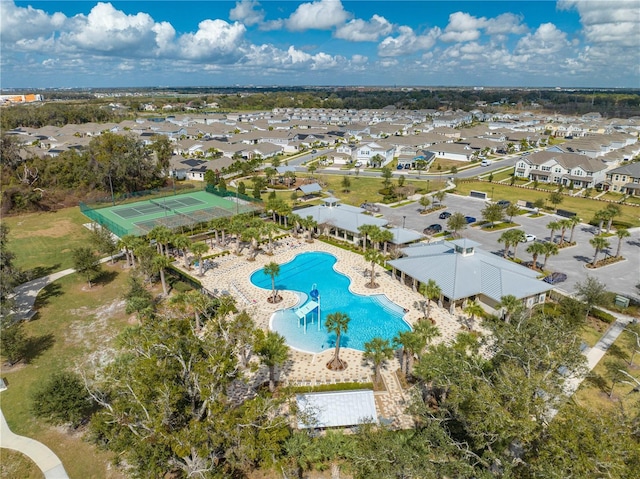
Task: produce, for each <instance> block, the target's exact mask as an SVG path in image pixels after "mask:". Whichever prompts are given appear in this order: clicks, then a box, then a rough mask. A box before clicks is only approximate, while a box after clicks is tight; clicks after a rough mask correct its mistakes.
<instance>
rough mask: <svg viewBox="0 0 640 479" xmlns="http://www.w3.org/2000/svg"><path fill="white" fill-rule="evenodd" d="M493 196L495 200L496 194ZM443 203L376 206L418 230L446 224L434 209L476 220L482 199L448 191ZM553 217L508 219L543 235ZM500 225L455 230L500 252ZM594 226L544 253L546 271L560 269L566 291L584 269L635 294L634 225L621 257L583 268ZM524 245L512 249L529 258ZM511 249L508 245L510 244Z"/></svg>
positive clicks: (638, 244) (614, 241) (639, 238)
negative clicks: (428, 209)
mask: <svg viewBox="0 0 640 479" xmlns="http://www.w3.org/2000/svg"><path fill="white" fill-rule="evenodd" d="M497 199H498V200H499V199H500V198H497ZM443 203H444V205H445V206H446V208H445V209H442V210H438V211H435V212H433V213H429V214H427V215H421V214H420V211H421V209H422V208H421V206H420V205H419V204H418V203H417V202H416V203H412V204H410V205H405V206H401V207H398V208H389V207H386V206H381V207H380V213H382V214H383V215H384V216H385V218H386V219H387V220H388V221H389V222H390V223H392V224H393V225H395V226H402V225H403V224H404V226H405V227H406V228H410V229H413V230H416V231H419V232H422V231H423V230H424V228H426V227H427V226H429V225H431V224H440V225H442V227H443V229H446V225H447V220H441V219H439V218H438V215H439V214H440V213H442V212H443V211H448V212H451V213H454V212H460V213H463V214H464V215H465V216H473V217H475V218H477V220H478V222H480V221H482V213H481V211H482V209H483V208H484V207H485V200H481V199H476V198H470V197H463V196H458V195H452V194H448V195H447V196H446V198H445V199H444V201H443ZM638 212H639V214H640V210H638ZM559 219H562V217H560V216H557V215H552V214H545V215H544V216H541V217H539V218H530V217H529V216H527V215H519V216H516V217H514V218H513V220H514V222H516V223H518V224H520V225H521V226H520V227H519V228H520V229H522V230H523V231H524V232H525V233H530V234H533V235H535V236H536V238H537V240H538V241H549V233H550V231H549V229H548V228H547V224H549V223H550V222H552V221H557V220H559ZM504 231H505V230H498V231H492V232H487V231H484V230H482V229H481V228H480V227H479V226H476V227H473V226H472V225H468V226H467V228H465V229H464V230H463V231H462V232H461V235H462V236H463V237H465V238H469V239H472V240H474V241H477V242H478V243H480V244H481V245H482V248H483V249H485V250H486V251H490V252H493V253H496V254H500V255H501V254H502V252H503V249H504V246H503V245H502V244H500V243H498V238H499V237H500V235H501V234H502V233H503V232H504ZM596 232H597V228H595V227H593V226H591V225H588V224H580V225H578V226H577V227H576V229H575V234H574V241H576V242H577V244H576V245H575V246H571V247H568V248H563V249H561V250H560V252H559V254H558V255H556V256H551V257H550V258H549V261H548V263H547V269H548V270H549V271H554V272H555V271H558V272H562V273H566V275H567V280H566V281H564V282H562V283H560V284H558V285H556V288H557V289H560V290H562V291H565V292H568V293H574V292H575V287H576V284H577V283H578V282H580V281H583V280H584V278H585V277H586V275H587V274H588V275H591V276H594V277H595V278H597V279H598V280H600V281H602V282H603V283H605V284H606V285H607V289H608V290H609V291H615V292H616V293H619V294H622V295H625V296H627V297H634V298H638V297H639V296H640V290H638V288H637V287H636V285H638V284H640V228H633V229H631V230H629V232H630V233H631V236H630V237H628V238H625V239H624V240H623V243H622V253H621V254H622V256H624V257H625V258H626V260H625V261H621V262H618V263H615V264H612V265H609V266H604V267H601V268H598V269H596V270H591V269H587V268H586V267H585V265H586V264H587V263H589V262H590V261H591V260H593V255H594V253H595V250H594V249H593V247H592V246H591V244H589V240H590V239H591V238H593V236H594V234H595V233H596ZM558 234H559V232H556V233H555V235H556V241H557V238H558V236H557V235H558ZM568 238H569V232H568V231H567V234H566V235H565V239H568ZM436 239H437V238H436ZM608 241H609V243H610V248H609V249H608V251H607V252H608V254H612V255H614V254H615V253H616V250H617V247H618V238H617V237H615V236H613V237H611V238H608ZM526 249H527V243H522V244H520V245H519V246H518V252H517V255H518V258H521V259H523V260H525V261H530V260H531V255H530V254H529V253H527V252H526ZM511 251H513V248H512V249H511ZM604 256H605V253H604V252H601V253H600V254H599V256H598V258H599V259H601V258H604ZM539 261H542V258H539Z"/></svg>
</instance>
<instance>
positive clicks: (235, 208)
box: [81, 191, 260, 237]
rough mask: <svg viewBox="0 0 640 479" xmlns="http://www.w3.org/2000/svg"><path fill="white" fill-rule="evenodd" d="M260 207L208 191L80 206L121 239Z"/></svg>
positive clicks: (183, 226)
mask: <svg viewBox="0 0 640 479" xmlns="http://www.w3.org/2000/svg"><path fill="white" fill-rule="evenodd" d="M259 208H260V207H259V206H258V205H256V204H254V203H251V202H249V201H245V200H243V199H239V198H235V197H226V198H223V197H221V196H217V195H214V194H212V193H208V192H206V191H196V192H189V193H182V194H179V195H174V196H166V197H163V198H155V199H153V200H144V201H138V202H136V203H128V204H126V205H120V206H110V207H105V208H95V209H94V208H90V207H88V206H86V205H81V210H82V212H83V213H84V215H85V216H87V217H89V218H91V219H92V220H93V221H96V222H97V223H99V224H101V225H103V226H105V227H107V228H109V230H111V231H112V232H113V233H114V234H116V235H117V236H120V237H122V236H123V235H125V234H133V235H137V236H141V235H145V234H147V233H148V232H149V231H151V230H152V229H153V228H154V227H155V226H160V225H162V226H166V227H167V228H169V229H171V230H175V229H184V228H193V227H194V226H195V225H197V224H199V223H205V222H209V221H211V220H213V219H215V218H221V217H225V216H233V215H236V214H240V213H247V212H253V211H256V210H258V209H259Z"/></svg>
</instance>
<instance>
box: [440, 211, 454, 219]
mask: <svg viewBox="0 0 640 479" xmlns="http://www.w3.org/2000/svg"><path fill="white" fill-rule="evenodd" d="M450 216H451V213H449V212H448V211H443V212H442V213H440V215H439V216H438V218H440V219H441V220H446V219H448V218H449V217H450Z"/></svg>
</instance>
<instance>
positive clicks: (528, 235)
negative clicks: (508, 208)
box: [524, 233, 536, 243]
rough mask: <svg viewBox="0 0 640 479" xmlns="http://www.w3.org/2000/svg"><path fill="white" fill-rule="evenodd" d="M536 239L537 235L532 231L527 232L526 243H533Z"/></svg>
mask: <svg viewBox="0 0 640 479" xmlns="http://www.w3.org/2000/svg"><path fill="white" fill-rule="evenodd" d="M535 240H536V235H532V234H530V233H527V234H525V235H524V242H525V243H531V242H532V241H535Z"/></svg>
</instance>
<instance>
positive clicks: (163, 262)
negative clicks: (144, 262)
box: [153, 255, 171, 296]
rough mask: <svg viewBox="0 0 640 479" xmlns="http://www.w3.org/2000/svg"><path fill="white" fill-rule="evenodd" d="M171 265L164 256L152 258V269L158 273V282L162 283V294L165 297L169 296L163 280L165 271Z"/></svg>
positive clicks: (165, 282)
mask: <svg viewBox="0 0 640 479" xmlns="http://www.w3.org/2000/svg"><path fill="white" fill-rule="evenodd" d="M170 264H171V260H170V259H169V258H167V257H166V256H163V255H159V256H156V257H155V258H153V269H154V270H155V271H157V272H158V273H160V282H161V283H162V292H163V294H164V295H165V296H168V295H169V291H168V290H167V281H166V279H165V270H166V269H167V268H168V267H169V265H170Z"/></svg>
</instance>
